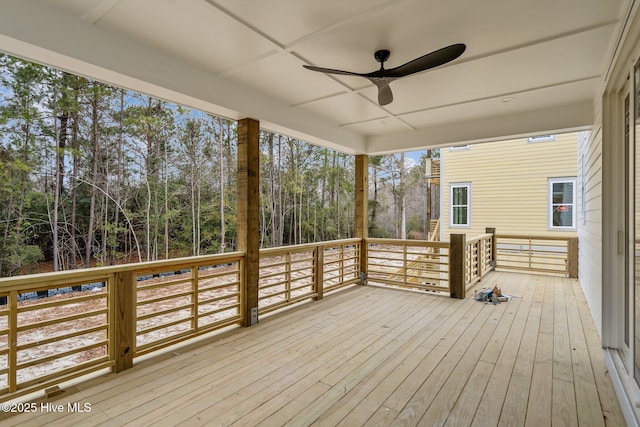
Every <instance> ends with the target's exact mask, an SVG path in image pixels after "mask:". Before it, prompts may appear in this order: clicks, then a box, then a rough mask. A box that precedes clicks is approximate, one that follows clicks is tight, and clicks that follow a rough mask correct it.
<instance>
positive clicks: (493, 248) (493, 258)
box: [484, 227, 498, 271]
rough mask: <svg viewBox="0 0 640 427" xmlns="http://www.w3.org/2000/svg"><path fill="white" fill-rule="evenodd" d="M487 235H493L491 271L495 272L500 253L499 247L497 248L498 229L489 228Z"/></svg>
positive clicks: (486, 230)
mask: <svg viewBox="0 0 640 427" xmlns="http://www.w3.org/2000/svg"><path fill="white" fill-rule="evenodd" d="M484 232H485V233H487V234H491V262H492V268H491V271H494V270H495V269H496V264H497V263H496V254H497V253H498V252H497V250H498V247H497V246H496V229H495V228H491V227H487V228H485V230H484Z"/></svg>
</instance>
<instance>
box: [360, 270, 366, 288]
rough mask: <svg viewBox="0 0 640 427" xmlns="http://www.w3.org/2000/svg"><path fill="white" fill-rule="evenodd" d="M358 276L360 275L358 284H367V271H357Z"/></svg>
mask: <svg viewBox="0 0 640 427" xmlns="http://www.w3.org/2000/svg"><path fill="white" fill-rule="evenodd" d="M359 277H360V284H361V285H366V284H367V273H364V272H362V271H361V272H360V273H359Z"/></svg>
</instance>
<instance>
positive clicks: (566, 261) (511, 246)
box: [496, 234, 578, 277]
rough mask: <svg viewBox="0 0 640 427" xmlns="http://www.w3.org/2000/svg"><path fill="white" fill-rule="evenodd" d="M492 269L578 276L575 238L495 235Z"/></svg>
mask: <svg viewBox="0 0 640 427" xmlns="http://www.w3.org/2000/svg"><path fill="white" fill-rule="evenodd" d="M496 268H499V269H502V270H515V271H528V272H537V273H546V274H558V275H563V276H568V277H578V239H577V237H555V236H521V235H506V234H498V235H496Z"/></svg>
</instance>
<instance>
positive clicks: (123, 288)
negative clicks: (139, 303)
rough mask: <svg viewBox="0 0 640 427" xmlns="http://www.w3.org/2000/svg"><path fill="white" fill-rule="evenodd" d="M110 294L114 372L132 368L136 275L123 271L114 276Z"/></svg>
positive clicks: (134, 339) (134, 344) (132, 272)
mask: <svg viewBox="0 0 640 427" xmlns="http://www.w3.org/2000/svg"><path fill="white" fill-rule="evenodd" d="M111 288H112V289H110V293H111V296H112V300H113V306H112V307H113V310H112V313H113V317H112V319H113V330H112V332H111V342H112V347H113V352H114V354H113V357H114V358H115V365H114V367H113V370H114V372H120V371H124V370H125V369H129V368H131V367H132V366H133V353H134V352H135V347H136V300H137V295H136V274H135V272H134V271H123V272H119V273H116V274H115V279H114V283H113V284H111Z"/></svg>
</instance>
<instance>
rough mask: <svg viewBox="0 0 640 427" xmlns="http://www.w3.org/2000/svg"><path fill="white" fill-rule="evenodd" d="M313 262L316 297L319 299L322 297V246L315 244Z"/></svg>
mask: <svg viewBox="0 0 640 427" xmlns="http://www.w3.org/2000/svg"><path fill="white" fill-rule="evenodd" d="M313 262H314V264H315V265H314V267H315V271H314V273H315V274H314V282H315V291H316V299H317V300H320V299H322V298H323V297H324V283H323V280H324V247H322V246H316V249H315V254H314V257H313Z"/></svg>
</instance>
